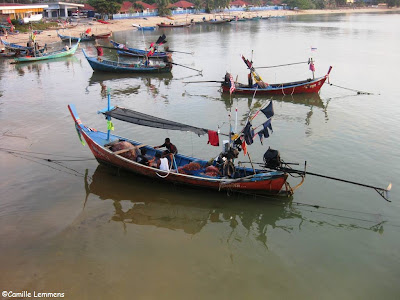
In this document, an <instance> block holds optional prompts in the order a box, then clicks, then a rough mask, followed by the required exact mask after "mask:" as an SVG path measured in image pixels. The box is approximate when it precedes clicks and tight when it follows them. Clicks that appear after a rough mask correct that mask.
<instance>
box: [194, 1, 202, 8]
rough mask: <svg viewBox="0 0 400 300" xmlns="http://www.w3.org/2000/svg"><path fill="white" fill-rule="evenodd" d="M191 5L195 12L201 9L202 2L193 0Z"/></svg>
mask: <svg viewBox="0 0 400 300" xmlns="http://www.w3.org/2000/svg"><path fill="white" fill-rule="evenodd" d="M193 4H194V9H195V10H200V9H201V8H202V7H201V4H202V1H201V0H194V1H193Z"/></svg>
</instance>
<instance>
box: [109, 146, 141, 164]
mask: <svg viewBox="0 0 400 300" xmlns="http://www.w3.org/2000/svg"><path fill="white" fill-rule="evenodd" d="M129 148H132V149H131V150H127V151H126V152H123V153H120V154H119V155H121V156H122V157H125V158H127V159H130V160H134V161H136V157H137V156H138V155H140V151H139V149H137V148H136V147H135V146H134V145H132V144H131V143H129V142H126V141H123V142H118V143H115V144H113V145H112V146H111V148H110V150H111V151H112V152H116V151H120V150H124V149H129Z"/></svg>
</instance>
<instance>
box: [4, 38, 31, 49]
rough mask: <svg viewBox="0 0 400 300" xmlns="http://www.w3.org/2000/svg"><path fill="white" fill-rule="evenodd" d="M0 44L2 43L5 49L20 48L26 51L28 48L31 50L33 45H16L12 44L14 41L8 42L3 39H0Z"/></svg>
mask: <svg viewBox="0 0 400 300" xmlns="http://www.w3.org/2000/svg"><path fill="white" fill-rule="evenodd" d="M0 40H1V42H2V44H3V45H4V47H5V48H6V49H10V50H21V51H28V50H33V47H26V46H22V45H18V44H14V43H9V42H7V41H5V40H3V39H0Z"/></svg>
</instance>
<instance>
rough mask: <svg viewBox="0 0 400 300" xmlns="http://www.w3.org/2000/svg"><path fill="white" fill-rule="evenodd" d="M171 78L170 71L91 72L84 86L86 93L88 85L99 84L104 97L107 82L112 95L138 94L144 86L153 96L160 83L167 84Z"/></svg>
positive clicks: (105, 95)
mask: <svg viewBox="0 0 400 300" xmlns="http://www.w3.org/2000/svg"><path fill="white" fill-rule="evenodd" d="M172 78H173V76H172V74H171V73H160V74H142V75H138V74H136V75H135V74H123V73H116V74H111V73H102V72H93V74H92V76H91V77H90V78H89V85H88V87H87V88H86V93H89V87H91V86H97V85H98V84H100V87H101V92H100V93H101V96H102V97H103V98H105V97H107V85H108V84H109V85H110V86H111V84H112V86H113V89H112V91H111V93H112V95H113V96H117V95H126V96H128V95H132V94H138V93H139V91H140V90H141V89H143V88H142V86H145V87H146V89H147V92H148V93H149V94H151V95H153V96H154V97H155V96H157V95H158V94H159V93H160V91H159V88H160V87H161V86H162V85H164V86H169V85H170V84H171V81H172ZM116 87H118V88H116Z"/></svg>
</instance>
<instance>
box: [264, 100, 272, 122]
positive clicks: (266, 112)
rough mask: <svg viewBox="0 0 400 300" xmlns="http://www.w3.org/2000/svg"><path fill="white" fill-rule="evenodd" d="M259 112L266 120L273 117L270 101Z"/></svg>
mask: <svg viewBox="0 0 400 300" xmlns="http://www.w3.org/2000/svg"><path fill="white" fill-rule="evenodd" d="M261 111H262V112H263V114H264V115H265V116H266V117H267V118H268V119H269V118H271V117H272V116H273V115H274V108H273V106H272V101H270V102H269V104H268V105H267V106H266V107H265V108H264V109H262V110H261Z"/></svg>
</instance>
